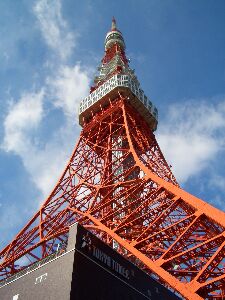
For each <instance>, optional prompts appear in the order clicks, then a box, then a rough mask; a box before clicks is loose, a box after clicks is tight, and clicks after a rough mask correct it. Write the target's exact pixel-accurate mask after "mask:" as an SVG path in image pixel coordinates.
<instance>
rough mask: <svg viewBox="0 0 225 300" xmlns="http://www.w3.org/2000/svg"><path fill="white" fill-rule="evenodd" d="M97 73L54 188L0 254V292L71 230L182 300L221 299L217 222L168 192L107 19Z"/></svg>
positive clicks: (171, 185) (152, 113) (146, 114)
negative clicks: (88, 235)
mask: <svg viewBox="0 0 225 300" xmlns="http://www.w3.org/2000/svg"><path fill="white" fill-rule="evenodd" d="M98 71H99V74H98V76H97V77H95V79H94V84H93V86H92V87H91V89H90V95H89V96H87V97H86V98H85V99H83V100H82V101H81V103H80V108H79V123H80V125H81V126H82V128H83V129H82V131H81V134H80V137H79V140H78V142H77V144H76V147H75V149H74V151H73V153H72V156H71V158H70V160H69V163H68V164H67V166H66V168H65V170H64V172H63V174H62V176H61V178H60V179H59V181H58V183H57V184H56V186H55V188H54V190H53V191H52V193H51V194H50V196H49V197H48V198H47V200H46V201H45V202H44V203H43V204H42V206H41V207H40V209H39V211H37V213H36V214H35V215H34V216H33V217H32V218H31V220H30V221H29V222H28V223H27V224H26V225H25V227H24V228H23V229H22V230H21V231H20V232H19V233H18V234H17V236H16V237H15V238H14V239H13V240H12V241H11V243H10V244H8V245H7V246H6V247H5V248H4V249H3V250H2V251H1V252H0V280H1V281H0V285H1V284H2V283H4V281H5V280H8V279H9V278H11V277H13V276H16V274H18V273H19V272H23V271H24V270H25V269H26V268H27V267H30V266H32V265H33V264H35V263H37V262H40V261H42V260H44V259H47V258H49V257H51V256H54V255H55V253H56V252H57V251H59V249H61V250H63V249H64V245H65V244H66V243H67V238H68V230H69V227H70V226H71V225H72V224H74V223H77V222H78V223H80V224H81V225H82V226H84V227H85V228H86V229H88V230H90V231H91V232H92V233H94V234H95V235H96V236H97V237H99V238H100V239H101V240H102V241H104V242H105V243H107V244H108V245H110V246H111V247H112V248H114V249H116V251H118V252H119V253H120V254H121V255H123V256H125V257H126V258H127V259H129V260H130V261H131V262H133V263H134V264H136V265H137V266H138V267H139V268H141V269H143V270H144V271H145V272H147V273H148V274H149V276H152V277H154V278H156V279H157V280H158V281H159V282H160V283H162V284H164V285H165V286H167V287H169V288H170V289H172V290H173V291H175V292H177V293H178V294H179V295H181V296H182V297H183V299H189V300H202V299H220V300H222V299H225V230H224V228H225V213H224V212H222V211H220V210H218V209H216V208H214V207H213V206H211V205H209V204H208V203H206V202H204V201H203V200H201V199H198V198H196V197H195V196H193V195H191V194H189V193H187V192H186V191H184V190H183V189H182V188H180V186H179V184H178V183H177V181H176V179H175V177H174V175H173V174H172V172H171V169H170V167H169V165H168V164H167V162H166V160H165V158H164V156H163V154H162V152H161V150H160V148H159V145H158V143H157V141H156V138H155V135H154V131H155V130H156V129H157V123H158V112H157V109H156V107H155V106H154V105H153V104H152V102H151V101H150V100H149V99H148V98H147V96H146V95H145V94H144V91H143V90H142V89H141V86H140V83H139V81H138V79H137V77H136V75H135V73H134V71H133V70H132V69H131V68H130V66H129V60H128V59H127V57H126V54H125V42H124V39H123V36H122V33H121V32H120V31H119V30H118V29H117V26H116V21H115V19H114V18H113V21H112V27H111V30H110V31H109V32H108V33H107V35H106V38H105V53H104V57H103V59H102V61H101V65H100V67H99V69H98Z"/></svg>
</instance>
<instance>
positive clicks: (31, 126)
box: [2, 90, 44, 153]
mask: <svg viewBox="0 0 225 300" xmlns="http://www.w3.org/2000/svg"><path fill="white" fill-rule="evenodd" d="M43 99H44V90H41V91H40V92H38V93H24V94H23V95H22V96H21V98H20V99H19V101H18V102H17V103H15V102H11V103H10V106H9V111H8V114H7V116H6V118H5V121H4V129H5V134H4V140H3V145H2V146H3V148H4V149H5V150H6V151H14V152H19V153H20V152H24V151H25V149H24V147H27V145H26V144H27V141H26V138H27V135H29V134H32V132H33V130H35V129H36V128H37V127H38V125H39V123H40V122H41V120H42V117H43ZM25 145H26V146H25Z"/></svg>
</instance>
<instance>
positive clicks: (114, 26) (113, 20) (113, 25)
mask: <svg viewBox="0 0 225 300" xmlns="http://www.w3.org/2000/svg"><path fill="white" fill-rule="evenodd" d="M113 30H116V19H115V18H114V17H113V18H112V26H111V31H113Z"/></svg>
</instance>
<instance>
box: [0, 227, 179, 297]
mask: <svg viewBox="0 0 225 300" xmlns="http://www.w3.org/2000/svg"><path fill="white" fill-rule="evenodd" d="M41 299H44V300H45V299H46V300H53V299H54V300H56V299H59V300H61V299H62V300H90V299H91V300H146V299H151V300H162V299H163V300H164V299H165V300H177V299H179V298H178V297H177V296H176V295H174V294H173V293H171V292H170V291H169V290H167V289H166V288H165V287H164V286H162V285H160V284H159V283H158V282H156V281H155V280H154V279H152V278H150V277H149V276H148V275H147V274H146V273H144V272H143V271H141V270H140V269H138V268H137V267H136V266H135V265H133V264H132V263H130V262H129V261H127V260H126V259H124V258H123V257H122V256H121V255H119V254H118V253H117V252H116V251H114V250H113V249H112V248H110V247H109V246H108V245H106V244H104V243H103V242H102V241H100V240H99V239H97V238H96V237H95V236H93V235H92V234H91V233H89V232H88V231H87V230H85V229H84V228H83V227H81V226H80V225H77V224H75V225H74V226H72V227H71V228H70V233H69V240H68V246H67V252H66V253H65V254H63V255H61V256H59V257H57V258H56V259H54V260H52V261H50V262H48V263H46V264H44V265H42V266H40V267H39V268H37V269H35V270H33V271H32V272H30V273H28V274H26V275H24V276H22V277H20V278H18V279H16V280H15V281H13V282H11V283H9V284H7V285H5V286H2V287H1V288H0V300H41Z"/></svg>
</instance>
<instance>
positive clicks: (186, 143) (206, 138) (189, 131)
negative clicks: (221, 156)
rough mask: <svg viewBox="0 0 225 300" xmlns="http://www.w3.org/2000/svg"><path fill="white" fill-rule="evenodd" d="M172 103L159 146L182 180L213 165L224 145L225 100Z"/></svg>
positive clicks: (159, 134)
mask: <svg viewBox="0 0 225 300" xmlns="http://www.w3.org/2000/svg"><path fill="white" fill-rule="evenodd" d="M209 103H210V101H208V102H204V101H202V100H199V101H197V100H196V101H194V100H192V101H186V102H183V103H182V104H174V105H172V106H171V107H170V108H169V110H168V113H167V116H166V119H165V120H163V121H161V124H160V127H159V131H158V133H157V136H158V141H159V145H160V146H161V148H162V151H163V153H164V154H165V157H166V159H167V160H168V162H169V163H170V164H171V165H172V170H173V172H174V174H175V176H176V177H177V179H178V181H179V182H181V183H184V182H186V181H187V180H188V179H189V178H190V177H191V176H193V175H197V174H199V173H200V172H201V171H203V170H204V169H206V168H207V167H209V166H210V163H211V162H212V161H213V160H215V157H216V155H217V154H218V153H219V151H221V150H222V149H223V147H224V139H225V134H224V128H225V119H224V113H225V102H224V101H221V102H220V104H217V105H213V104H209Z"/></svg>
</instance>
